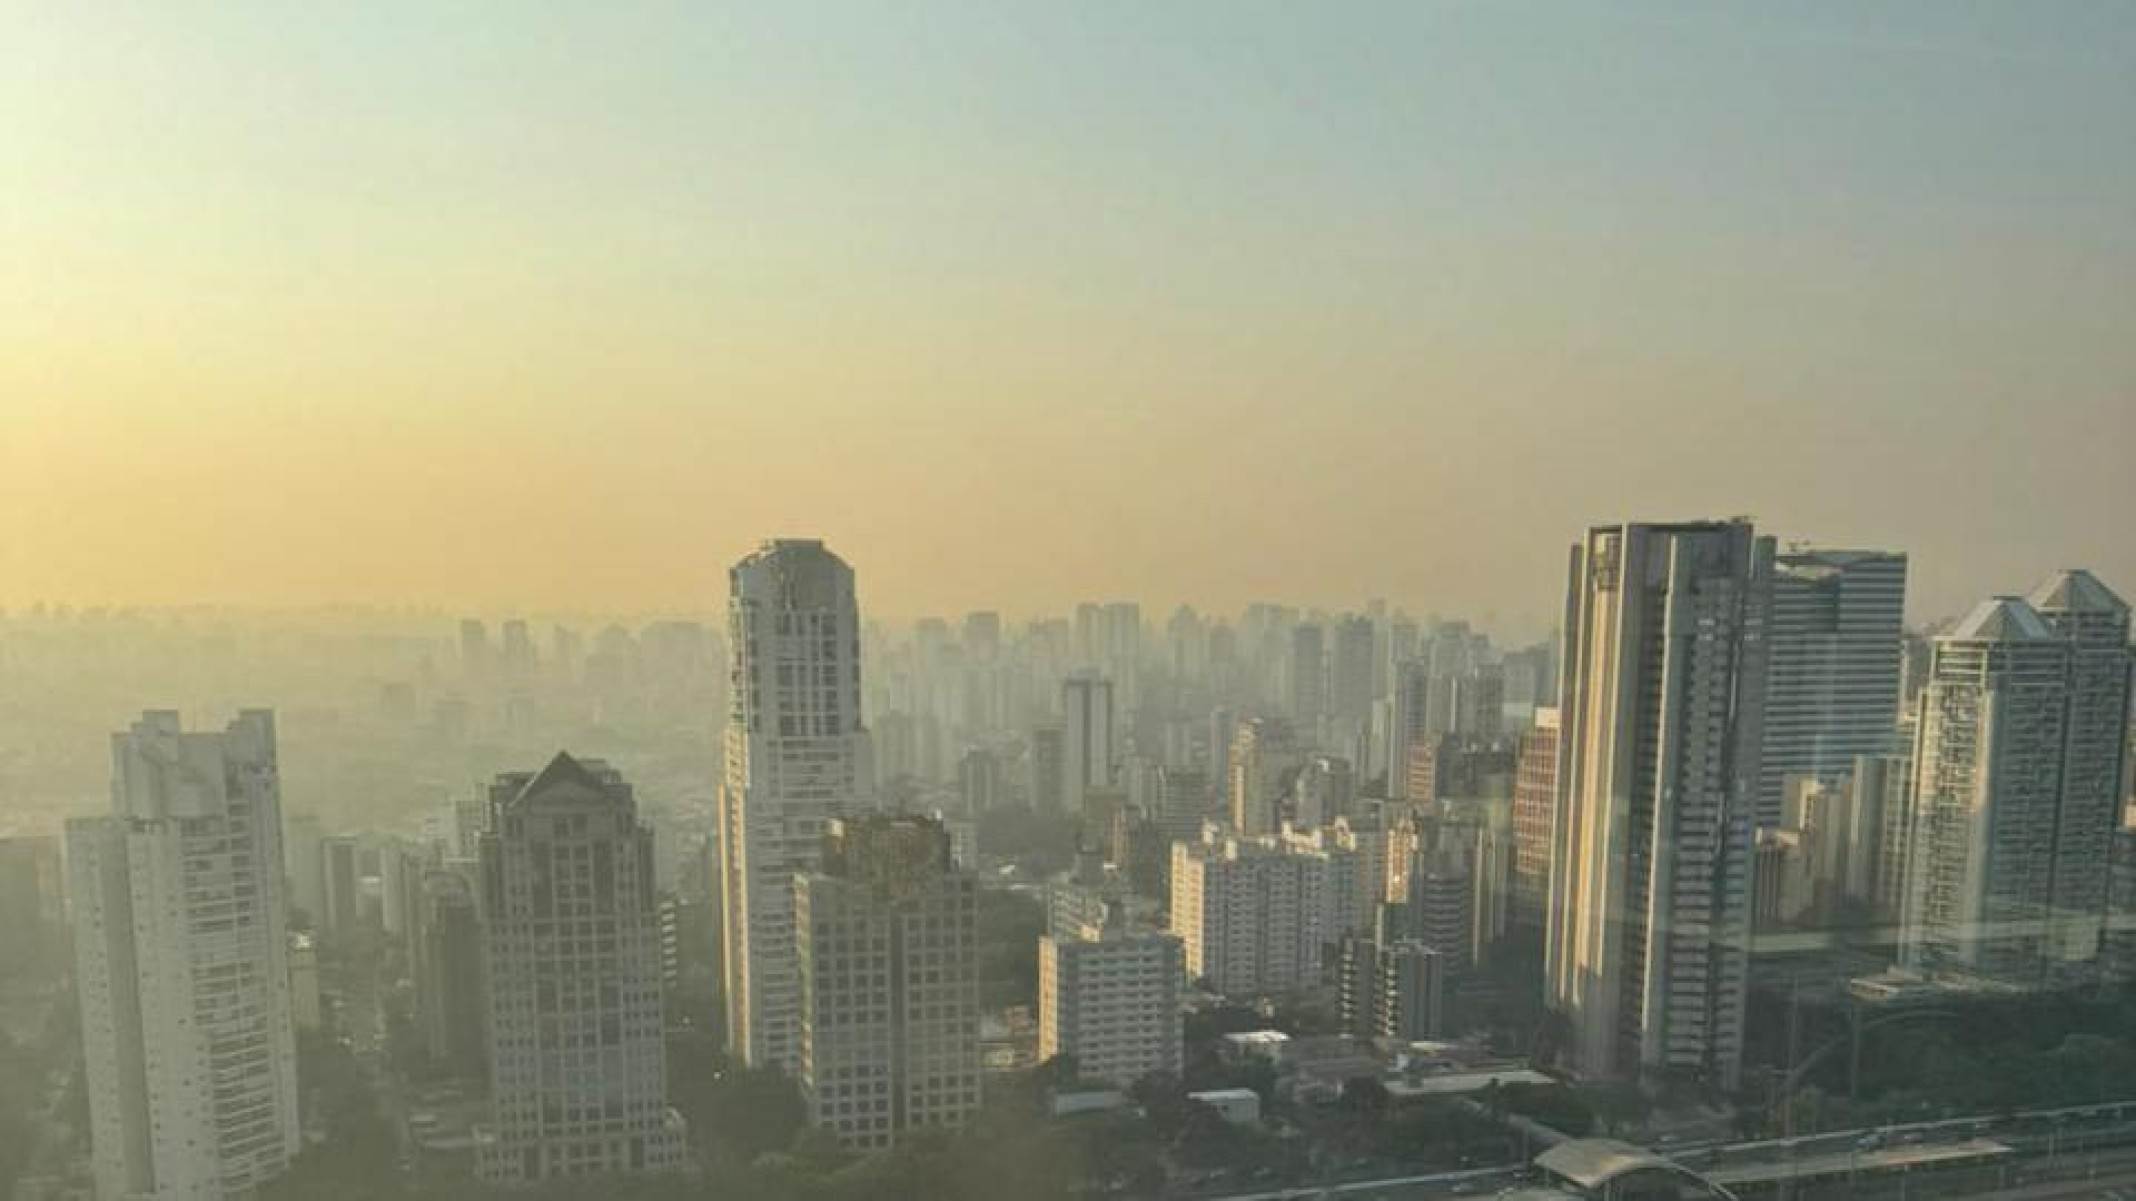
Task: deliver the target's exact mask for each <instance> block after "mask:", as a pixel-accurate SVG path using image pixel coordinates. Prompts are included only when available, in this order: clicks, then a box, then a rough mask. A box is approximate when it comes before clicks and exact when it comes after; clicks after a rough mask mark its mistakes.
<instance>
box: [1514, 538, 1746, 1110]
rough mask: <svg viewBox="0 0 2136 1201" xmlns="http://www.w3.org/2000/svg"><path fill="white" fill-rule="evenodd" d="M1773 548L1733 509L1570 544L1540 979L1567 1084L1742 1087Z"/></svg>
mask: <svg viewBox="0 0 2136 1201" xmlns="http://www.w3.org/2000/svg"><path fill="white" fill-rule="evenodd" d="M1772 554H1773V549H1772V542H1771V540H1770V539H1761V538H1758V537H1756V536H1755V535H1754V534H1753V532H1752V530H1751V526H1750V523H1749V522H1747V521H1742V520H1736V521H1723V522H1693V523H1686V524H1679V525H1645V524H1631V525H1619V526H1598V527H1595V528H1594V529H1592V530H1590V531H1589V532H1588V535H1587V538H1586V540H1585V542H1584V543H1583V544H1581V545H1579V546H1576V547H1575V548H1574V550H1573V554H1572V570H1571V584H1570V587H1569V589H1568V591H1567V598H1566V614H1565V657H1564V661H1565V672H1564V675H1565V678H1564V681H1563V685H1562V696H1563V698H1564V703H1563V704H1562V705H1561V707H1560V715H1559V717H1560V727H1561V728H1560V730H1559V737H1560V738H1561V739H1562V740H1563V741H1564V746H1563V749H1562V751H1561V752H1560V755H1559V758H1558V763H1559V765H1560V772H1559V779H1558V790H1559V798H1560V799H1559V802H1558V806H1557V828H1556V830H1555V832H1554V835H1553V837H1554V839H1555V847H1554V853H1553V855H1552V873H1551V897H1550V906H1549V911H1548V920H1547V925H1546V928H1545V948H1546V960H1547V962H1546V977H1545V979H1546V988H1547V998H1548V1000H1549V1003H1550V1004H1551V1006H1552V1007H1553V1008H1554V1009H1555V1010H1556V1011H1557V1012H1558V1013H1559V1014H1560V1015H1561V1016H1562V1017H1563V1019H1564V1020H1565V1022H1566V1023H1567V1028H1568V1034H1569V1042H1568V1045H1567V1048H1566V1053H1567V1054H1566V1058H1567V1060H1568V1062H1569V1065H1570V1066H1571V1067H1572V1068H1573V1070H1575V1071H1576V1072H1578V1073H1579V1074H1580V1075H1582V1076H1588V1077H1625V1076H1632V1075H1646V1074H1657V1073H1664V1072H1668V1073H1682V1074H1687V1075H1689V1076H1692V1077H1694V1078H1698V1079H1704V1080H1708V1081H1711V1082H1713V1084H1714V1085H1716V1086H1717V1087H1722V1088H1733V1087H1735V1086H1736V1085H1737V1083H1738V1080H1739V1077H1740V1074H1741V1066H1742V1062H1741V1061H1742V1050H1743V1014H1744V1005H1745V1001H1746V996H1747V985H1748V977H1749V935H1750V917H1751V913H1750V907H1751V899H1752V898H1751V872H1752V857H1753V854H1754V852H1755V847H1754V841H1753V840H1754V837H1755V832H1756V820H1755V819H1756V792H1755V790H1756V785H1757V771H1758V764H1759V750H1760V745H1761V728H1762V724H1763V723H1762V714H1761V709H1762V706H1763V703H1764V698H1765V662H1766V626H1767V620H1768V610H1769V607H1770V597H1771V591H1772V588H1771V579H1772Z"/></svg>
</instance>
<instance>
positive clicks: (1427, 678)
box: [1385, 659, 1436, 801]
mask: <svg viewBox="0 0 2136 1201" xmlns="http://www.w3.org/2000/svg"><path fill="white" fill-rule="evenodd" d="M1432 687H1433V681H1432V675H1431V664H1430V663H1428V662H1425V661H1424V660H1421V659H1405V660H1403V661H1401V662H1399V663H1396V664H1395V665H1394V675H1393V696H1392V697H1391V698H1390V699H1391V702H1392V703H1391V704H1390V705H1389V706H1388V710H1389V712H1388V731H1387V763H1386V767H1385V770H1386V772H1387V789H1388V792H1389V794H1390V795H1391V796H1393V797H1395V798H1396V799H1398V800H1410V801H1428V800H1430V799H1431V798H1430V797H1419V796H1414V795H1412V794H1411V793H1410V791H1409V764H1410V758H1411V756H1412V755H1413V754H1414V753H1415V747H1416V746H1417V745H1418V744H1421V743H1425V742H1431V741H1434V740H1435V737H1436V736H1435V735H1433V734H1432V733H1431V731H1430V730H1429V729H1427V728H1426V726H1425V721H1426V719H1427V718H1428V716H1429V715H1430V712H1431V692H1432Z"/></svg>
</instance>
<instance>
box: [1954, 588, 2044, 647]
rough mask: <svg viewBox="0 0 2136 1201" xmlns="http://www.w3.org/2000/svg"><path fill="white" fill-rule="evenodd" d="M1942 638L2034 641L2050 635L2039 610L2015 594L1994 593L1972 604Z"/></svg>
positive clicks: (1979, 640)
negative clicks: (1971, 607)
mask: <svg viewBox="0 0 2136 1201" xmlns="http://www.w3.org/2000/svg"><path fill="white" fill-rule="evenodd" d="M1944 637H1946V638H1953V639H1961V640H1964V641H1967V642H2036V641H2042V640H2046V639H2051V638H2053V637H2054V630H2053V629H2052V628H2051V627H2049V626H2048V624H2047V619H2046V618H2043V617H2041V616H2040V615H2039V611H2038V610H2036V609H2034V608H2033V607H2032V606H2031V605H2029V604H2027V603H2025V601H2024V600H2022V599H2021V598H2019V597H2015V596H1997V597H1991V598H1990V599H1988V600H1984V601H1982V602H1980V603H1979V604H1977V605H1975V606H1973V611H1972V612H1970V613H1968V614H1966V615H1965V616H1964V617H1963V618H1961V619H1959V622H1958V624H1957V625H1955V626H1952V627H1951V630H1950V633H1948V634H1945V635H1944Z"/></svg>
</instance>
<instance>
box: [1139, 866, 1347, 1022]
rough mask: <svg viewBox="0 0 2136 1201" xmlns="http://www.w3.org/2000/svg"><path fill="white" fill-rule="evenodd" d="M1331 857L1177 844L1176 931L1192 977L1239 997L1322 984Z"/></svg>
mask: <svg viewBox="0 0 2136 1201" xmlns="http://www.w3.org/2000/svg"><path fill="white" fill-rule="evenodd" d="M1328 876H1329V870H1328V856H1327V855H1326V854H1324V853H1322V852H1320V851H1316V850H1310V849H1307V848H1305V847H1303V846H1300V845H1298V844H1296V843H1294V842H1290V841H1286V840H1278V839H1274V838H1236V837H1228V836H1227V837H1221V838H1210V839H1206V840H1204V841H1200V842H1175V843H1173V844H1172V920H1171V926H1170V928H1171V931H1172V933H1174V934H1177V935H1178V936H1179V937H1180V940H1181V941H1182V942H1183V943H1184V944H1185V946H1186V964H1187V975H1188V976H1189V977H1190V978H1193V979H1207V980H1208V981H1209V983H1210V985H1211V986H1212V987H1213V988H1215V989H1216V991H1218V992H1220V993H1224V994H1226V995H1229V996H1237V997H1252V996H1260V995H1280V994H1282V993H1287V992H1291V991H1294V990H1296V989H1300V988H1305V987H1308V986H1311V985H1313V984H1316V983H1318V982H1319V978H1320V948H1321V944H1322V943H1324V942H1326V941H1328V939H1329V937H1330V934H1329V931H1328V930H1327V927H1326V919H1327V915H1328V913H1329V902H1328V895H1329V880H1328Z"/></svg>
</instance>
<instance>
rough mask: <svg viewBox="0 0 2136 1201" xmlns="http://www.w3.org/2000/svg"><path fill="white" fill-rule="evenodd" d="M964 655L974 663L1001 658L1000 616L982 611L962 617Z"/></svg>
mask: <svg viewBox="0 0 2136 1201" xmlns="http://www.w3.org/2000/svg"><path fill="white" fill-rule="evenodd" d="M964 653H965V654H966V655H968V656H970V657H971V660H972V662H974V663H992V662H993V661H994V660H996V659H998V658H1000V657H1001V614H999V613H995V612H993V611H991V610H982V611H979V612H974V613H967V614H965V615H964Z"/></svg>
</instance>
